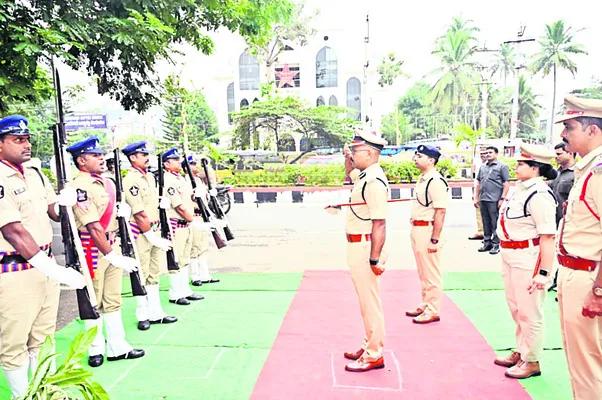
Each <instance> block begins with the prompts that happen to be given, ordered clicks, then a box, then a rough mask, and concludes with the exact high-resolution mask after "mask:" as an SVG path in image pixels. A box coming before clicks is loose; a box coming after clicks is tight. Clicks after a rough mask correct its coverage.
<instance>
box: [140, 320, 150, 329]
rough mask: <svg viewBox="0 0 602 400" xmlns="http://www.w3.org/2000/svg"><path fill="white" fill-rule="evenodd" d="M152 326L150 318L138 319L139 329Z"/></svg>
mask: <svg viewBox="0 0 602 400" xmlns="http://www.w3.org/2000/svg"><path fill="white" fill-rule="evenodd" d="M149 328H150V322H149V320H148V319H145V320H144V321H138V329H139V330H141V331H146V330H148V329H149Z"/></svg>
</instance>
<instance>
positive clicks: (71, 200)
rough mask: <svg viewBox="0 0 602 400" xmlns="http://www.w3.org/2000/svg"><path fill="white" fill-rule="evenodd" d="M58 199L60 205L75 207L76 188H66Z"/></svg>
mask: <svg viewBox="0 0 602 400" xmlns="http://www.w3.org/2000/svg"><path fill="white" fill-rule="evenodd" d="M57 200H58V201H57V203H59V205H60V206H65V207H73V206H74V205H75V203H77V192H76V191H75V188H72V187H66V188H64V189H63V190H61V191H60V193H59V195H58V196H57ZM76 272H77V271H76Z"/></svg>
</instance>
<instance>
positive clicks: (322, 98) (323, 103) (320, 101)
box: [316, 96, 326, 106]
mask: <svg viewBox="0 0 602 400" xmlns="http://www.w3.org/2000/svg"><path fill="white" fill-rule="evenodd" d="M325 104H326V103H325V102H324V97H322V96H320V97H318V100H316V106H323V105H325Z"/></svg>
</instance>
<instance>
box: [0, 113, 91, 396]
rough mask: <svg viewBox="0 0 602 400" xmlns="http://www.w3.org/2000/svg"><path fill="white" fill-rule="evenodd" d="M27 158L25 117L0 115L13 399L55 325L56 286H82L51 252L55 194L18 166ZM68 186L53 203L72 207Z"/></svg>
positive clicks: (2, 324) (3, 270)
mask: <svg viewBox="0 0 602 400" xmlns="http://www.w3.org/2000/svg"><path fill="white" fill-rule="evenodd" d="M30 158H31V144H30V143H29V129H28V127H27V119H26V118H25V117H23V116H21V115H12V116H9V117H6V118H3V119H2V120H0V364H2V369H3V370H4V374H5V375H6V380H7V381H8V385H9V387H10V390H11V391H12V395H13V398H16V397H20V396H23V395H25V391H26V390H27V385H28V378H27V375H28V370H30V371H31V373H32V374H33V373H34V372H35V369H36V367H37V354H38V351H39V349H40V347H41V346H42V343H44V340H45V339H46V336H53V335H54V331H55V329H56V317H57V313H58V305H59V296H60V287H59V282H60V283H64V284H67V285H69V286H70V287H72V288H77V289H80V288H83V287H84V286H85V281H84V277H83V276H82V274H80V273H79V272H77V271H75V270H74V269H71V268H65V267H63V266H60V265H57V264H56V262H55V260H54V259H53V258H51V257H49V256H51V251H50V245H51V243H52V226H51V225H50V219H53V220H54V221H58V220H59V218H58V213H57V211H58V207H57V208H55V206H56V205H57V204H56V200H57V199H56V196H55V194H54V190H53V188H52V185H51V184H50V182H48V180H47V179H46V177H45V176H44V175H43V174H41V173H40V172H39V171H36V170H34V169H33V167H27V166H25V165H24V163H26V162H27V161H28V160H29V159H30ZM71 192H73V191H69V190H64V191H63V192H61V194H60V195H59V199H58V200H59V203H60V204H61V205H64V206H72V205H73V204H74V203H75V194H74V193H71Z"/></svg>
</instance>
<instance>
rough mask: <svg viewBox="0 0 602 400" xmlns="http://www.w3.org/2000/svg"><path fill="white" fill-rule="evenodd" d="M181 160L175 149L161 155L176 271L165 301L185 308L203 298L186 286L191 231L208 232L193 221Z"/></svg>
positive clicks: (190, 201)
mask: <svg viewBox="0 0 602 400" xmlns="http://www.w3.org/2000/svg"><path fill="white" fill-rule="evenodd" d="M181 158H182V157H181V156H180V153H178V149H175V148H173V149H170V150H168V151H166V152H165V153H163V155H162V156H161V159H162V160H163V167H164V168H165V171H166V174H165V188H164V195H165V197H166V198H167V199H168V200H169V202H170V208H169V209H168V210H167V217H168V218H169V220H170V224H171V228H172V232H173V233H174V238H173V241H174V244H175V246H176V255H177V257H178V260H177V261H178V265H179V266H180V269H179V270H178V271H175V272H172V273H171V274H170V275H169V277H170V279H171V287H170V289H169V301H170V302H171V303H175V304H179V305H189V304H190V302H189V301H188V300H193V301H195V300H202V299H203V298H204V297H203V296H201V295H199V294H197V293H194V292H193V291H192V290H191V289H190V286H189V284H188V280H189V276H188V274H189V270H188V268H189V266H190V252H191V249H192V229H196V230H201V231H207V230H209V229H210V228H209V227H208V226H206V225H205V224H202V223H200V222H199V221H198V220H195V219H194V207H195V203H194V201H193V200H192V198H193V194H194V193H193V191H192V186H191V185H190V183H189V182H187V181H186V179H185V178H184V177H183V176H182V175H181V174H180V171H181V169H182V164H181Z"/></svg>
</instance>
